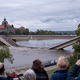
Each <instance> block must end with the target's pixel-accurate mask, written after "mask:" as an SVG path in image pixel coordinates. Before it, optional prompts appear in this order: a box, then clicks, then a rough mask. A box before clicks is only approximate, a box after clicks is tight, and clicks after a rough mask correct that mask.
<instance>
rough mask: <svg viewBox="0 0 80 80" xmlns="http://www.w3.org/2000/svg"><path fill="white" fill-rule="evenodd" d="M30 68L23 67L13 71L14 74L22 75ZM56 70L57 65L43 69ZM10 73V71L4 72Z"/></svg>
mask: <svg viewBox="0 0 80 80" xmlns="http://www.w3.org/2000/svg"><path fill="white" fill-rule="evenodd" d="M30 68H31V67H24V68H19V69H15V70H14V71H15V72H16V74H18V75H19V74H24V73H25V71H26V70H28V69H30ZM55 68H58V67H57V65H53V66H49V67H44V69H45V70H46V71H47V70H51V69H55ZM6 72H9V73H11V71H5V73H6Z"/></svg>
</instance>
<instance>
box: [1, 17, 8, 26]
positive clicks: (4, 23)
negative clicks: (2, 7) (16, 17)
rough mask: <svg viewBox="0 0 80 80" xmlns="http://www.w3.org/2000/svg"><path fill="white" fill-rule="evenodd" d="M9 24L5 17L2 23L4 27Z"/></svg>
mask: <svg viewBox="0 0 80 80" xmlns="http://www.w3.org/2000/svg"><path fill="white" fill-rule="evenodd" d="M7 24H8V22H7V21H6V18H5V17H4V21H2V25H3V26H4V27H7Z"/></svg>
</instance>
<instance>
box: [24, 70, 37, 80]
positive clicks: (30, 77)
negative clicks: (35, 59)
mask: <svg viewBox="0 0 80 80" xmlns="http://www.w3.org/2000/svg"><path fill="white" fill-rule="evenodd" d="M24 79H25V80H36V74H35V72H34V71H33V70H32V69H29V70H27V71H26V72H25V73H24Z"/></svg>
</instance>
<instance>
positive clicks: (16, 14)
mask: <svg viewBox="0 0 80 80" xmlns="http://www.w3.org/2000/svg"><path fill="white" fill-rule="evenodd" d="M4 17H6V20H7V21H8V23H9V24H10V25H12V24H13V25H14V27H15V28H19V27H21V26H23V27H25V28H28V29H29V31H37V29H38V30H51V31H75V30H76V29H77V26H78V24H79V23H80V0H0V24H2V21H3V20H4Z"/></svg>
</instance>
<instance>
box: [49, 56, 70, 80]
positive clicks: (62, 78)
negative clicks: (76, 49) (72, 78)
mask: <svg viewBox="0 0 80 80" xmlns="http://www.w3.org/2000/svg"><path fill="white" fill-rule="evenodd" d="M67 63H68V62H67V60H66V58H65V57H64V56H60V57H59V58H58V59H57V66H58V69H59V70H57V71H55V72H54V73H53V74H52V75H51V77H50V80H66V78H67V75H68V73H69V72H68V69H67V67H68V64H67Z"/></svg>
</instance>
